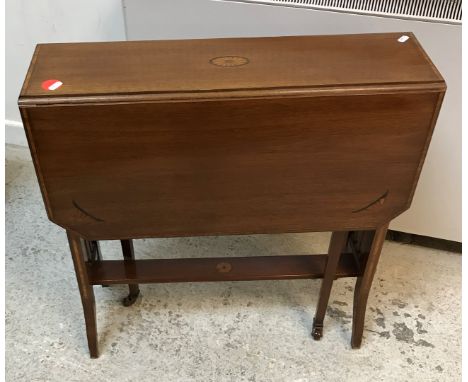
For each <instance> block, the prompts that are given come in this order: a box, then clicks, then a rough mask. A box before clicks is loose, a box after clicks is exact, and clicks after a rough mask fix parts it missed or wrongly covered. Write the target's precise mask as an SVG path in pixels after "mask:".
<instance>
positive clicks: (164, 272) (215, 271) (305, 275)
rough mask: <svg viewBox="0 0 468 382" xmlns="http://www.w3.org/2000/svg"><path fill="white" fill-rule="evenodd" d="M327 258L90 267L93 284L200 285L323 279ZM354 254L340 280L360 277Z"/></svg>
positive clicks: (340, 269) (144, 262) (258, 258)
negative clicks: (201, 283) (242, 281)
mask: <svg viewBox="0 0 468 382" xmlns="http://www.w3.org/2000/svg"><path fill="white" fill-rule="evenodd" d="M326 262H327V255H290V256H255V257H232V258H229V257H220V258H191V259H154V260H149V259H148V260H134V261H126V262H125V261H121V260H104V261H99V262H95V263H88V273H89V278H90V283H91V284H95V285H99V284H128V283H169V282H187V281H189V282H196V281H241V280H244V281H245V280H286V279H314V278H322V277H323V274H324V272H325V265H326ZM358 275H359V273H358V270H357V267H356V264H355V263H354V258H353V256H352V255H351V254H343V255H342V257H341V260H340V263H339V265H338V269H337V274H336V276H337V277H356V276H358Z"/></svg>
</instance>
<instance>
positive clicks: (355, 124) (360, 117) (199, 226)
mask: <svg viewBox="0 0 468 382" xmlns="http://www.w3.org/2000/svg"><path fill="white" fill-rule="evenodd" d="M438 99H439V94H438V93H427V94H387V95H372V96H364V95H363V96H341V97H305V98H290V99H288V98H285V99H270V100H242V101H241V100H239V101H211V102H195V103H193V102H176V103H147V104H132V105H130V104H128V105H99V106H98V105H95V106H93V105H88V106H73V107H71V106H63V107H38V108H31V109H28V111H27V114H28V119H29V120H30V121H31V123H30V126H29V135H30V136H32V137H33V140H34V142H33V144H34V146H35V151H36V156H37V161H38V166H39V167H40V169H41V170H40V172H41V174H42V176H43V178H44V180H43V184H44V186H43V191H44V192H45V199H46V200H48V207H49V216H50V217H51V219H52V220H53V221H54V222H56V223H58V224H60V225H62V226H63V227H65V228H67V229H70V230H73V231H75V232H78V233H80V234H82V235H83V236H84V237H86V238H88V239H119V238H128V237H133V238H137V237H161V236H191V235H213V234H236V233H277V232H305V231H326V230H335V231H336V230H343V229H345V230H346V229H372V228H374V227H375V226H376V225H378V224H380V223H382V222H383V221H387V220H390V219H391V218H393V217H394V216H396V215H397V214H398V213H400V212H402V211H403V210H405V209H406V208H407V207H408V206H409V202H410V196H411V195H412V191H413V189H414V186H415V177H417V175H418V172H419V163H420V162H421V158H422V157H423V154H424V153H425V150H426V148H427V144H428V138H429V137H430V134H431V131H432V130H431V123H432V121H433V115H434V109H435V107H436V104H437V101H438Z"/></svg>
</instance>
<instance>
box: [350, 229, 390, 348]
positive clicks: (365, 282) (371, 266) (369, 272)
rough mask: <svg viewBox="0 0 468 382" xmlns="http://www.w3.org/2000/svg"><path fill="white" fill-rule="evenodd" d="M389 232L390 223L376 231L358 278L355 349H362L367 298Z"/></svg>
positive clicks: (355, 306) (352, 336)
mask: <svg viewBox="0 0 468 382" xmlns="http://www.w3.org/2000/svg"><path fill="white" fill-rule="evenodd" d="M387 230H388V223H387V224H385V225H383V226H381V227H379V228H377V230H376V231H375V234H374V239H373V240H372V245H371V247H370V251H369V255H368V257H367V261H366V263H365V267H364V270H363V273H362V276H361V277H358V278H357V280H356V286H355V288H354V303H353V332H352V335H351V347H352V348H353V349H357V348H359V347H361V342H362V333H363V331H364V319H365V315H366V306H367V298H368V297H369V291H370V288H371V285H372V280H373V279H374V274H375V270H376V269H377V263H378V262H379V258H380V252H381V251H382V246H383V243H384V241H385V236H386V234H387Z"/></svg>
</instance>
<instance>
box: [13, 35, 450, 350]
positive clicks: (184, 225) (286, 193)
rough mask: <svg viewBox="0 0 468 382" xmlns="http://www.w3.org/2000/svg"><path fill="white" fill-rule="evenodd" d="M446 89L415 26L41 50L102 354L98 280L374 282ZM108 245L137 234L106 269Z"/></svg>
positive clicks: (40, 87)
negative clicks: (228, 250) (285, 240)
mask: <svg viewBox="0 0 468 382" xmlns="http://www.w3.org/2000/svg"><path fill="white" fill-rule="evenodd" d="M445 89H446V87H445V82H444V80H443V78H442V76H441V75H440V74H439V72H438V71H437V69H436V68H435V66H434V65H433V64H432V62H431V61H430V59H429V58H428V56H427V55H426V53H425V52H424V51H423V49H422V48H421V46H420V45H419V43H418V41H417V40H416V38H415V36H414V35H413V34H412V33H408V32H405V33H388V34H363V35H342V36H295V37H274V38H236V39H207V40H180V41H137V42H106V43H70V44H40V45H38V46H37V48H36V51H35V53H34V56H33V58H32V63H31V66H30V68H29V71H28V73H27V76H26V79H25V82H24V86H23V89H22V91H21V95H20V98H19V107H20V110H21V115H22V118H23V122H24V126H25V129H26V133H27V137H28V142H29V147H30V150H31V153H32V156H33V160H34V165H35V169H36V173H37V177H38V181H39V184H40V188H41V191H42V196H43V199H44V204H45V207H46V210H47V214H48V217H49V219H50V220H51V221H52V222H54V223H56V224H58V225H60V226H61V227H63V228H64V229H65V230H66V231H67V235H68V240H69V243H70V249H71V255H72V259H73V263H74V266H75V271H76V276H77V279H78V286H79V289H80V293H81V299H82V303H83V309H84V316H85V322H86V332H87V337H88V344H89V351H90V354H91V357H97V356H98V346H97V331H96V317H95V301H94V294H93V286H94V285H104V284H128V285H129V288H130V293H129V295H128V297H126V298H125V300H124V303H125V305H131V304H132V303H133V302H134V301H135V299H136V298H137V296H138V294H139V287H138V284H140V283H163V282H182V281H233V280H267V279H268V280H271V279H308V278H323V281H322V286H321V290H320V297H319V301H318V305H317V312H316V315H315V319H314V324H313V329H312V334H313V337H314V338H315V339H319V338H320V337H321V336H322V331H323V321H324V317H325V312H326V307H327V304H328V299H329V296H330V290H331V287H332V283H333V280H334V279H335V278H337V277H356V278H357V281H356V287H355V292H354V313H353V328H352V339H351V345H352V347H353V348H357V347H359V346H360V345H361V339H362V333H363V327H364V315H365V310H366V303H367V297H368V295H369V289H370V287H371V283H372V279H373V276H374V273H375V270H376V266H377V262H378V260H379V255H380V251H381V248H382V244H383V241H384V239H385V235H386V231H387V227H388V224H389V222H390V221H391V220H392V219H393V218H394V217H396V216H398V215H399V214H401V213H402V212H403V211H405V210H406V209H408V208H409V207H410V204H411V201H412V198H413V194H414V191H415V188H416V184H417V181H418V177H419V174H420V172H421V167H422V165H423V162H424V157H425V155H426V152H427V149H428V146H429V142H430V139H431V135H432V131H433V128H434V125H435V123H436V120H437V116H438V113H439V109H440V106H441V103H442V99H443V96H444V93H445ZM310 231H332V232H333V234H332V238H331V242H330V248H329V251H328V253H327V254H324V255H301V256H297V255H286V256H271V257H269V256H262V257H237V258H236V257H223V258H197V259H154V260H137V259H135V256H134V251H133V246H132V239H136V238H158V237H175V236H201V235H232V234H262V233H268V234H273V233H285V232H310ZM99 240H121V243H122V250H123V260H121V261H115V260H103V259H102V256H101V253H100V250H99V244H98V241H99Z"/></svg>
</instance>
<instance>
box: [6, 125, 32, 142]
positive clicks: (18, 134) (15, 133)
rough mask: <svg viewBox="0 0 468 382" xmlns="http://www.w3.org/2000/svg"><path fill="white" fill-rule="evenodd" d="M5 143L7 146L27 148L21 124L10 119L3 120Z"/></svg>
mask: <svg viewBox="0 0 468 382" xmlns="http://www.w3.org/2000/svg"><path fill="white" fill-rule="evenodd" d="M5 143H6V144H7V145H16V146H24V147H28V141H27V139H26V134H25V132H24V128H23V124H22V123H21V122H18V121H13V120H10V119H6V120H5Z"/></svg>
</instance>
